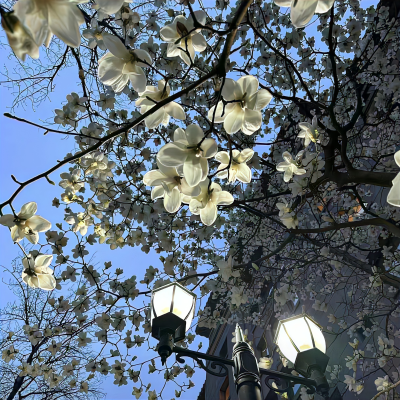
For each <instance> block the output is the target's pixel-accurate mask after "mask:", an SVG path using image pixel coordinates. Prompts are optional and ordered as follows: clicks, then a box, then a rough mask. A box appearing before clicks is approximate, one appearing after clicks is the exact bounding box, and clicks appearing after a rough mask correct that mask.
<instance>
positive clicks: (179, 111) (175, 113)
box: [164, 101, 186, 121]
mask: <svg viewBox="0 0 400 400" xmlns="http://www.w3.org/2000/svg"><path fill="white" fill-rule="evenodd" d="M164 109H165V112H166V113H167V114H168V115H170V116H171V117H173V118H175V119H180V120H181V121H183V120H184V119H186V114H185V111H184V110H183V108H182V106H181V105H179V104H178V103H175V102H174V101H171V103H168V104H167V105H166V106H164Z"/></svg>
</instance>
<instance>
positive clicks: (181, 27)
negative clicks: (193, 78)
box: [160, 11, 207, 65]
mask: <svg viewBox="0 0 400 400" xmlns="http://www.w3.org/2000/svg"><path fill="white" fill-rule="evenodd" d="M194 14H195V16H196V19H197V21H198V22H200V24H202V25H204V24H205V23H206V14H205V13H204V11H195V13H194ZM200 30H201V29H194V22H193V18H192V16H190V17H189V18H188V19H186V18H185V17H184V16H183V15H178V16H177V17H175V19H174V21H173V22H172V24H170V25H166V26H164V28H162V29H161V30H160V36H161V39H162V40H164V41H165V42H167V43H168V48H167V56H168V57H176V56H179V57H180V58H181V59H182V60H183V61H184V62H185V63H186V64H187V65H191V64H192V62H193V61H194V56H195V53H194V52H195V51H204V50H205V49H206V47H207V42H206V40H205V39H204V37H203V36H202V35H201V34H200V33H198V32H200ZM188 53H189V54H188ZM189 55H190V56H189Z"/></svg>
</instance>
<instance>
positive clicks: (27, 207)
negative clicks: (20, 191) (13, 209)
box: [18, 201, 37, 219]
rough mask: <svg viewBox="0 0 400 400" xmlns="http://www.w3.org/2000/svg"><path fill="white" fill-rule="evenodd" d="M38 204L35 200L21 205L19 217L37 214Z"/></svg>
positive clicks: (25, 217)
mask: <svg viewBox="0 0 400 400" xmlns="http://www.w3.org/2000/svg"><path fill="white" fill-rule="evenodd" d="M36 211H37V204H36V202H34V201H31V202H29V203H26V204H24V205H23V206H22V207H21V211H20V212H19V213H18V217H19V218H21V219H29V218H31V217H32V216H33V215H35V214H36Z"/></svg>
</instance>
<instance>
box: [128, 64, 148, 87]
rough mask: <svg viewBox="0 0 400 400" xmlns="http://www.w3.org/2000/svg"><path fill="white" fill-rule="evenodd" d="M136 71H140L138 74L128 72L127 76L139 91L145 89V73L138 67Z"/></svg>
mask: <svg viewBox="0 0 400 400" xmlns="http://www.w3.org/2000/svg"><path fill="white" fill-rule="evenodd" d="M136 71H137V72H140V75H138V74H129V75H128V76H129V80H130V81H131V85H132V87H133V88H134V89H135V90H136V91H137V92H138V93H140V92H143V90H145V89H146V83H147V78H146V75H145V74H144V72H143V70H142V69H141V68H140V67H137V69H136Z"/></svg>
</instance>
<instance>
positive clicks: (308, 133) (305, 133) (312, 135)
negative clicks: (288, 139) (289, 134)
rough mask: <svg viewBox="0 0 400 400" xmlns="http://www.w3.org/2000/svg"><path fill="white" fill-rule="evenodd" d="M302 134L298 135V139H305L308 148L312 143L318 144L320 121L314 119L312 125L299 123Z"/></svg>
mask: <svg viewBox="0 0 400 400" xmlns="http://www.w3.org/2000/svg"><path fill="white" fill-rule="evenodd" d="M299 128H300V133H299V134H298V135H297V137H298V138H302V139H303V138H304V146H305V147H307V146H308V145H309V144H310V143H311V142H313V143H317V142H319V140H318V136H319V133H318V130H317V128H318V120H317V117H314V118H313V120H312V123H311V124H310V123H308V122H300V123H299Z"/></svg>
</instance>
